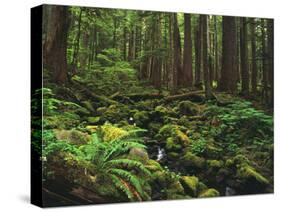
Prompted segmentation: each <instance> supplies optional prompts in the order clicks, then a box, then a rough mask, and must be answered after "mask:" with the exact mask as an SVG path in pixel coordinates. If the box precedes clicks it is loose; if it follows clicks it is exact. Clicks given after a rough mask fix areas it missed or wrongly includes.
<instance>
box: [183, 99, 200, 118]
mask: <svg viewBox="0 0 281 212" xmlns="http://www.w3.org/2000/svg"><path fill="white" fill-rule="evenodd" d="M178 110H179V113H180V114H182V115H188V116H195V115H197V114H198V113H199V107H198V105H196V104H194V103H192V102H191V101H188V100H187V101H182V102H180V103H179V105H178Z"/></svg>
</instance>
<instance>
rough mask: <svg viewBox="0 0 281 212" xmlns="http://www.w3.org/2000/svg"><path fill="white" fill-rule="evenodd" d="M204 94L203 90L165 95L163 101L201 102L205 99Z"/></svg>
mask: <svg viewBox="0 0 281 212" xmlns="http://www.w3.org/2000/svg"><path fill="white" fill-rule="evenodd" d="M204 94H205V91H204V90H199V91H191V92H188V93H184V94H177V95H173V96H167V97H165V98H164V100H165V102H171V101H174V100H191V101H194V102H202V101H204V100H205V97H204Z"/></svg>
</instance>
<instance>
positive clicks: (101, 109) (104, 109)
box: [97, 107, 107, 115]
mask: <svg viewBox="0 0 281 212" xmlns="http://www.w3.org/2000/svg"><path fill="white" fill-rule="evenodd" d="M106 110H107V108H106V107H99V108H98V109H97V113H98V114H99V115H102V114H104V113H105V112H106Z"/></svg>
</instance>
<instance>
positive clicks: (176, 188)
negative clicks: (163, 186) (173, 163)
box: [166, 180, 184, 199]
mask: <svg viewBox="0 0 281 212" xmlns="http://www.w3.org/2000/svg"><path fill="white" fill-rule="evenodd" d="M166 192H167V199H173V197H174V196H175V195H176V194H177V195H184V188H183V186H182V184H181V183H180V181H179V180H177V181H174V182H173V183H171V184H169V186H168V189H167V191H166Z"/></svg>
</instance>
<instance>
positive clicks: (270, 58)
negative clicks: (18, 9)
mask: <svg viewBox="0 0 281 212" xmlns="http://www.w3.org/2000/svg"><path fill="white" fill-rule="evenodd" d="M267 28H268V29H267V32H268V39H267V48H268V82H269V84H270V92H269V102H268V105H269V106H270V107H273V104H274V79H273V74H274V70H273V69H274V67H273V51H274V45H273V35H274V33H273V19H267Z"/></svg>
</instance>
